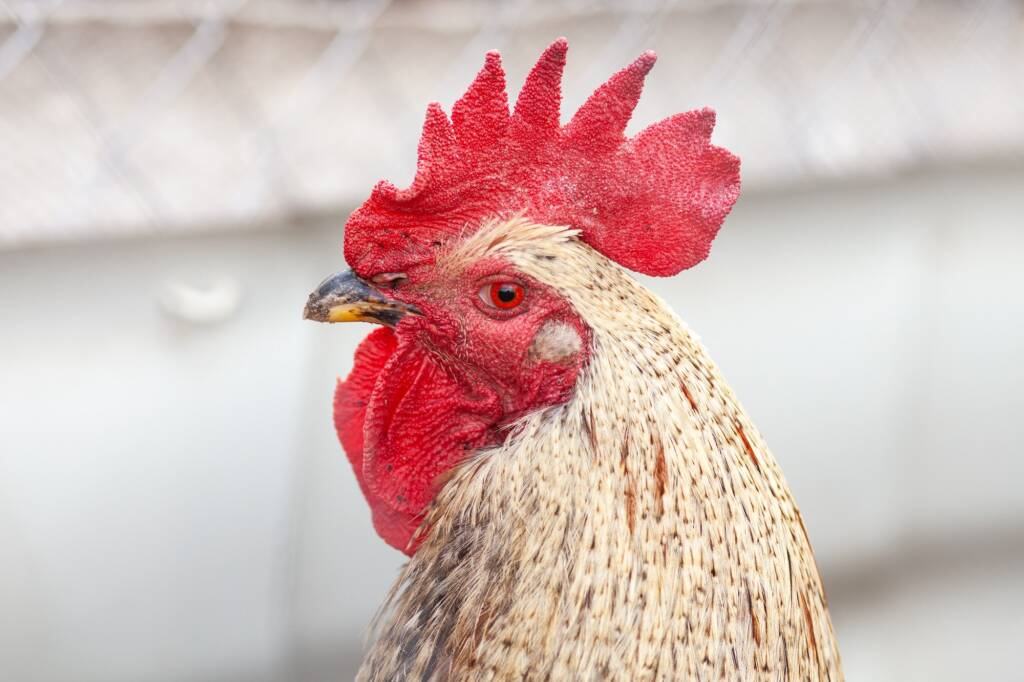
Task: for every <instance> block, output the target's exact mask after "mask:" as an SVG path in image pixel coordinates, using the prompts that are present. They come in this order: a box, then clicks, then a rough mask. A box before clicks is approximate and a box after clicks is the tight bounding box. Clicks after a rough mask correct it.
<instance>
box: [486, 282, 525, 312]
mask: <svg viewBox="0 0 1024 682" xmlns="http://www.w3.org/2000/svg"><path fill="white" fill-rule="evenodd" d="M525 293H526V292H524V291H523V287H522V286H520V285H519V284H516V283H515V282H492V283H491V284H485V285H484V286H483V288H482V289H480V300H482V301H483V302H484V303H486V304H487V305H489V306H491V307H492V308H500V309H501V310H511V309H512V308H515V307H516V306H518V305H519V304H520V303H522V302H523V296H524V295H525Z"/></svg>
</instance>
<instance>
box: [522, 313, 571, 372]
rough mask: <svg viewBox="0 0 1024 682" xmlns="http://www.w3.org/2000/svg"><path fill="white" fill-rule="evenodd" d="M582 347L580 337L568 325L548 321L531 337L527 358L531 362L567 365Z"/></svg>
mask: <svg viewBox="0 0 1024 682" xmlns="http://www.w3.org/2000/svg"><path fill="white" fill-rule="evenodd" d="M582 347H583V342H582V341H581V340H580V335H579V334H578V333H577V332H576V330H575V329H573V328H572V327H571V326H570V325H568V324H566V323H565V322H556V321H554V320H548V321H547V322H545V323H544V324H543V325H542V326H541V328H540V329H539V330H538V331H537V335H536V336H534V337H533V343H532V344H530V350H529V351H528V352H527V358H528V359H529V360H531V361H533V362H558V363H567V362H570V361H571V360H573V359H574V358H575V357H576V356H577V355H579V352H580V350H581V349H582Z"/></svg>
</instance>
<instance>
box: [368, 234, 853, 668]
mask: <svg viewBox="0 0 1024 682" xmlns="http://www.w3.org/2000/svg"><path fill="white" fill-rule="evenodd" d="M570 246H571V248H575V247H574V246H572V245H570ZM584 255H585V256H587V257H590V256H589V254H584ZM569 260H571V258H568V257H566V258H563V259H561V261H560V262H563V263H566V262H567V261H569ZM517 265H518V266H519V267H521V268H523V269H524V270H527V271H528V270H529V268H530V267H531V261H530V260H529V259H524V260H523V262H521V263H518V264H517ZM601 265H602V268H599V269H596V270H597V271H598V272H601V273H603V274H601V275H600V277H598V280H599V281H598V282H596V283H595V285H594V286H588V285H585V284H582V283H580V284H579V285H577V284H576V283H575V280H574V279H572V270H571V269H570V270H569V271H567V273H566V275H565V277H564V278H562V279H561V280H559V279H558V276H557V273H556V274H555V275H552V274H551V272H550V268H551V265H550V264H547V265H546V266H545V268H546V269H545V270H543V271H541V270H539V269H538V270H537V273H536V274H535V273H533V272H528V274H531V276H538V275H546V276H547V277H548V278H549V279H554V280H555V281H554V282H553V283H554V285H556V286H560V287H561V288H562V290H563V291H565V292H566V295H567V296H569V297H570V298H571V299H572V300H573V304H574V306H575V307H576V309H577V311H578V312H579V313H580V315H581V317H583V319H585V320H587V322H588V324H590V325H591V329H592V332H593V340H592V343H593V347H592V352H591V355H590V361H589V364H588V366H587V368H586V369H585V371H584V372H583V373H582V374H581V377H580V380H579V383H578V385H577V389H576V392H575V395H574V397H573V398H572V399H571V400H570V401H569V402H567V403H565V404H563V405H560V406H557V407H552V408H548V409H546V410H543V411H541V412H537V413H534V414H531V415H528V416H527V417H525V418H524V419H523V420H522V421H521V422H520V423H519V424H518V425H517V427H516V429H515V431H514V432H513V433H512V434H511V435H510V436H509V438H508V440H507V441H506V442H505V443H504V445H502V446H501V447H499V448H496V449H493V450H489V451H486V452H482V453H479V454H478V455H477V456H476V457H475V458H473V459H472V460H470V461H468V462H466V463H465V464H464V465H462V466H461V467H460V468H459V469H458V470H457V472H456V473H455V474H454V475H453V477H452V478H451V480H450V481H449V482H448V483H447V484H446V485H445V487H444V489H443V490H442V491H441V492H440V493H439V495H438V497H437V499H436V500H435V502H434V504H433V506H432V508H431V511H430V513H429V515H428V518H427V521H426V523H425V525H424V528H425V532H427V533H428V536H427V538H426V539H425V541H424V542H423V544H422V546H421V547H420V548H419V550H418V551H417V553H416V554H415V555H414V556H413V557H412V559H411V560H410V561H409V563H408V564H407V566H406V567H405V569H404V570H403V572H402V575H401V577H400V578H399V581H398V583H397V584H396V586H395V588H394V593H393V596H392V599H391V602H390V608H389V610H388V611H387V612H386V613H385V615H384V616H383V617H382V623H381V625H380V627H379V631H378V635H377V639H376V641H375V644H374V646H373V649H372V651H371V652H370V654H369V655H368V657H367V659H366V662H365V663H364V667H363V670H362V671H361V673H360V676H361V677H360V679H364V680H391V679H416V680H419V679H423V680H430V679H438V680H475V679H548V678H550V679H631V680H632V679H655V678H658V679H660V678H669V679H682V678H686V679H690V678H692V679H742V680H776V679H785V674H786V673H788V676H789V678H792V679H831V680H835V681H838V680H841V679H842V673H841V671H840V669H839V654H838V650H837V648H836V644H835V639H834V635H833V632H832V626H831V622H830V620H829V616H828V611H827V606H826V602H825V596H824V592H823V590H822V586H821V582H820V578H819V575H818V572H817V568H816V566H815V563H814V558H813V555H812V553H811V548H810V545H809V542H808V539H807V536H806V532H805V530H804V528H803V523H802V521H801V519H800V515H799V512H798V511H797V509H796V506H795V505H794V503H793V500H792V497H791V495H790V493H789V490H788V488H787V486H786V484H785V481H784V480H783V478H782V475H781V472H780V471H779V469H778V466H777V465H776V462H775V460H774V458H773V457H772V455H771V454H770V453H769V451H768V449H767V448H766V446H765V445H764V442H763V441H762V439H761V437H760V435H759V434H758V432H757V430H756V429H755V428H754V426H753V425H752V424H751V423H750V421H749V419H748V418H747V416H746V415H745V413H744V412H743V410H742V408H741V407H740V405H739V404H738V402H737V401H736V399H735V397H734V395H733V393H732V391H731V390H730V389H729V388H728V386H727V385H726V384H725V382H724V381H723V380H722V377H721V376H720V375H719V373H718V370H717V369H716V367H715V366H714V365H713V363H712V362H711V361H710V360H709V358H708V357H707V354H706V352H705V351H704V349H703V347H702V346H701V345H700V344H699V342H698V341H697V340H696V339H695V337H694V336H693V335H692V334H691V333H690V332H689V330H687V329H686V327H685V326H684V325H683V324H682V323H681V322H680V321H679V319H678V318H677V317H676V316H675V315H674V314H673V313H672V312H671V311H669V310H668V309H667V307H666V306H665V305H664V304H663V303H662V302H661V301H660V299H658V298H657V297H655V296H654V295H653V294H651V293H650V292H648V291H647V290H646V289H644V288H643V287H641V286H640V285H639V284H637V283H636V282H635V281H634V280H632V278H630V277H629V276H628V275H627V274H626V273H625V272H624V271H622V270H621V269H620V268H618V267H615V266H611V265H610V264H604V263H602V264H601ZM570 266H571V263H566V267H570ZM588 270H589V272H588V273H587V275H588V277H593V273H594V272H595V269H594V268H589V269H588ZM600 280H603V281H600ZM623 311H626V312H623Z"/></svg>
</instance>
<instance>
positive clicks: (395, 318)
mask: <svg viewBox="0 0 1024 682" xmlns="http://www.w3.org/2000/svg"><path fill="white" fill-rule="evenodd" d="M409 314H412V315H419V314H421V313H420V311H419V310H417V309H416V307H415V306H412V305H409V304H408V303H402V302H401V301H396V300H395V299H393V298H387V297H386V296H384V295H382V294H381V293H380V292H379V291H377V290H375V289H373V288H372V287H370V285H369V284H368V283H367V282H366V281H365V280H363V279H361V278H359V277H356V275H355V273H353V272H352V271H351V270H343V271H342V272H339V273H338V274H336V275H331V276H330V277H328V278H327V279H325V280H324V281H323V282H321V283H320V286H318V287H317V288H316V291H314V292H313V293H311V294H310V295H309V300H308V301H306V309H305V310H304V311H303V313H302V317H303V318H305V319H307V320H314V321H316V322H373V323H375V324H383V325H386V326H388V327H392V328H394V327H395V325H397V324H398V322H399V321H400V320H401V319H402V318H403V317H405V316H406V315H409Z"/></svg>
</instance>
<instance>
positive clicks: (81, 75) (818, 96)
mask: <svg viewBox="0 0 1024 682" xmlns="http://www.w3.org/2000/svg"><path fill="white" fill-rule="evenodd" d="M0 10H2V13H0V150H2V151H0V158H2V162H0V248H3V247H8V248H9V247H13V246H19V245H27V244H35V243H43V242H51V241H61V240H69V239H81V238H85V237H91V236H95V235H125V234H148V233H154V232H176V231H184V230H203V229H227V228H230V227H240V228H244V227H251V226H257V225H280V224H282V223H286V222H290V221H292V220H293V219H294V218H295V217H296V216H299V217H301V216H304V215H309V214H317V213H323V212H341V211H343V210H344V209H346V208H348V207H351V206H352V205H353V204H355V203H356V202H358V201H360V200H361V199H362V198H364V197H365V195H366V193H367V192H368V190H369V188H370V187H371V186H372V185H373V183H374V182H376V180H378V179H379V178H381V177H388V178H390V179H392V180H394V181H396V182H397V183H399V184H401V183H402V182H407V181H408V180H409V179H411V175H412V171H413V166H414V155H415V145H416V138H417V136H418V133H419V126H420V121H421V116H422V114H423V111H424V109H425V106H426V104H427V102H428V101H431V100H437V101H440V102H442V104H444V105H445V106H446V108H450V105H451V103H452V102H453V101H454V100H455V99H456V98H457V97H458V96H459V94H460V93H461V91H462V90H463V88H464V87H465V86H466V85H467V84H468V82H469V81H470V79H471V78H472V76H473V74H474V72H475V71H476V70H477V69H478V68H479V66H480V64H481V63H482V58H483V53H484V52H485V51H486V50H487V49H491V48H499V49H501V50H502V52H503V55H504V58H505V63H506V68H507V70H508V71H509V85H510V88H511V89H512V90H513V92H512V93H511V94H512V96H514V91H515V90H516V89H517V88H518V85H519V83H521V81H522V78H523V77H524V76H525V73H526V70H527V69H528V68H529V66H530V64H531V63H532V60H533V59H534V58H535V57H536V55H537V54H539V52H540V50H541V49H542V48H543V47H544V46H545V45H546V44H547V43H548V42H549V41H550V40H551V39H553V38H554V37H556V36H558V35H566V36H567V37H568V38H569V41H570V55H569V66H568V68H567V72H566V95H565V103H564V105H563V117H566V116H568V115H570V114H571V112H572V110H573V109H574V108H575V107H576V106H578V105H579V104H580V103H581V102H582V100H583V98H584V97H585V96H586V95H587V94H588V93H589V92H590V91H592V89H593V88H594V87H595V86H596V85H597V84H599V83H600V82H601V81H602V80H603V79H604V78H605V77H607V76H608V75H610V74H611V73H612V72H613V71H615V70H617V69H618V68H619V67H620V66H621V65H623V64H625V63H627V62H628V61H630V60H631V59H632V58H633V57H634V56H635V55H636V54H637V53H639V52H640V51H642V50H644V49H648V48H653V49H655V50H657V51H658V52H659V55H660V65H659V67H658V68H656V69H655V71H654V72H653V73H652V75H651V77H650V78H649V80H648V87H647V89H646V92H645V96H644V99H643V100H642V102H641V105H640V107H639V108H638V110H637V112H636V114H635V116H634V123H633V126H632V129H633V130H638V129H639V127H640V126H642V125H645V124H648V123H651V122H653V121H655V120H657V119H659V118H662V117H664V116H666V115H669V114H671V113H674V112H677V111H681V110H686V109H691V108H695V107H700V106H705V105H707V106H712V107H714V108H715V109H717V110H718V112H719V127H718V130H717V131H716V137H715V139H716V141H717V142H719V143H720V144H723V145H725V146H727V147H729V148H731V149H733V150H734V151H736V152H737V153H738V154H739V155H740V156H741V158H743V160H744V180H745V186H746V188H747V190H748V191H749V190H751V189H754V190H756V189H757V188H778V187H786V186H794V185H802V184H808V183H815V182H822V181H834V180H837V179H841V180H849V179H851V178H856V177H870V176H877V175H885V174H891V173H896V172H905V171H908V170H913V169H915V168H919V167H926V166H932V165H936V164H951V163H963V162H993V161H995V162H1009V163H1020V162H1021V160H1022V159H1024V123H1022V122H1024V88H1022V87H1021V83H1024V3H1022V2H1020V1H1018V0H988V1H984V2H916V1H914V0H893V1H879V0H871V1H865V2H829V1H825V0H820V1H816V2H811V1H807V2H757V1H747V2H710V1H707V2H682V1H671V0H646V1H644V2H611V1H606V2H581V1H579V0H576V1H572V0H562V1H559V2H545V3H540V2H534V1H531V0H511V1H508V2H489V3H473V2H469V1H468V0H446V1H444V2H430V3H428V2H399V1H391V0H344V1H337V2H314V1H295V2H284V1H279V0H248V1H247V0H209V1H205V2H165V1H161V0H134V1H131V2H123V1H121V2H118V1H115V0H93V1H84V0H80V1H74V0H66V1H65V0H46V1H33V2H29V1H24V0H23V1H14V0H6V1H5V2H0Z"/></svg>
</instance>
